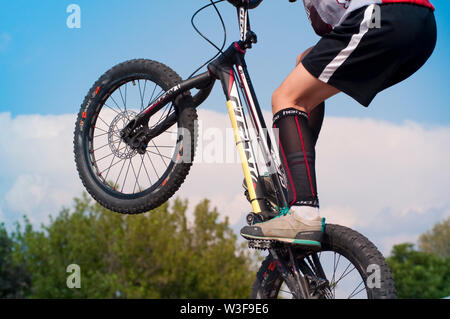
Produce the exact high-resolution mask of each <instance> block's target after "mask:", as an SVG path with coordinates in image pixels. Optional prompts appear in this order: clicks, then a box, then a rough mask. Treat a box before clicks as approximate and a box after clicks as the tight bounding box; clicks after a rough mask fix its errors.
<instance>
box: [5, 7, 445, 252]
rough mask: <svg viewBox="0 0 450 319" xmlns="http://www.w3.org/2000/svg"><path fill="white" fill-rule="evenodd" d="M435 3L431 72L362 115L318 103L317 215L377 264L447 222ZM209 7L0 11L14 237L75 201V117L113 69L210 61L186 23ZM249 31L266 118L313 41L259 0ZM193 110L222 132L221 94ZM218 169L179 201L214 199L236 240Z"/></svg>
mask: <svg viewBox="0 0 450 319" xmlns="http://www.w3.org/2000/svg"><path fill="white" fill-rule="evenodd" d="M433 2H434V5H435V6H436V9H437V10H436V18H437V23H438V44H437V47H436V50H435V52H434V54H433V56H432V57H431V59H430V60H429V61H428V62H427V64H426V65H425V66H424V67H423V68H422V69H421V70H420V71H419V72H418V73H417V74H415V75H414V76H413V77H412V78H410V79H408V80H407V81H405V82H403V83H401V84H399V85H397V86H396V87H394V88H391V89H389V90H387V91H385V92H383V93H381V94H380V95H379V96H378V97H377V98H376V99H375V101H374V102H373V103H372V105H371V106H370V107H369V108H368V109H366V108H364V107H362V106H360V105H359V104H358V103H357V102H354V101H353V100H352V99H351V98H349V97H347V96H345V95H344V94H340V95H338V96H336V97H333V98H332V99H331V100H330V101H328V102H327V110H326V114H327V116H328V117H329V119H330V120H329V121H328V122H326V123H325V126H324V132H323V134H322V135H323V138H322V137H321V139H322V140H321V141H319V145H318V154H320V156H318V180H319V191H320V192H321V203H322V207H323V211H324V214H327V215H329V216H330V217H331V218H333V217H339V218H340V219H339V218H338V220H337V222H339V223H342V224H345V225H348V226H349V227H355V228H357V229H359V230H361V231H362V232H363V233H364V234H366V235H367V236H368V237H369V238H371V239H372V238H373V240H374V241H375V242H376V243H377V244H378V245H380V246H381V247H383V249H384V250H383V252H385V253H387V252H388V251H389V248H390V247H391V246H392V244H395V243H399V242H404V241H415V240H416V239H417V236H418V235H420V234H421V233H423V232H424V231H426V230H428V229H430V228H431V227H432V226H433V225H434V223H436V222H437V221H439V220H442V218H444V217H448V216H450V199H449V198H448V189H450V167H449V165H450V149H449V147H448V145H450V107H449V102H448V101H449V100H450V90H449V83H450V75H449V70H450V29H449V28H448V21H450V19H449V18H450V3H449V2H448V1H445V0H440V1H433ZM71 3H76V4H78V5H79V6H80V7H81V29H69V28H67V26H66V19H67V17H68V15H69V14H68V13H66V8H67V7H68V5H70V4H71ZM207 3H208V1H206V0H189V1H186V0H164V1H157V0H130V1H123V0H73V1H62V0H45V1H44V0H42V1H29V0H15V1H2V3H1V6H0V126H1V127H2V134H1V135H0V158H2V165H0V194H2V195H0V222H2V221H6V222H7V224H8V225H12V223H13V222H14V221H17V220H18V219H20V216H22V215H23V214H27V215H28V217H29V218H30V219H31V220H32V222H35V223H39V222H45V221H47V219H46V216H48V215H49V214H52V215H54V214H56V213H57V212H58V210H59V209H60V208H61V207H62V206H63V205H65V206H69V205H70V204H71V200H72V198H73V197H74V196H79V195H80V192H81V190H82V187H81V184H80V181H79V178H78V177H77V176H76V173H75V168H74V161H73V155H72V140H73V133H72V132H73V128H74V123H75V117H74V116H75V114H76V113H77V112H78V110H79V107H80V104H81V103H82V101H83V99H84V96H85V95H86V93H87V92H88V90H89V88H90V87H91V86H92V85H93V83H94V82H95V81H96V80H97V79H98V78H99V77H100V76H101V75H102V74H103V73H105V72H106V71H107V70H108V69H109V68H111V67H112V66H114V65H116V64H118V63H120V62H123V61H125V60H129V59H134V58H148V59H153V60H157V61H160V62H163V63H165V64H167V65H168V66H170V67H171V68H173V69H174V70H175V71H176V72H177V73H179V74H180V75H181V76H182V77H184V78H185V77H187V76H188V75H190V73H191V72H192V71H193V70H195V69H196V68H197V67H198V66H199V65H201V64H202V63H203V62H205V61H206V60H207V59H209V58H210V57H211V56H213V55H214V54H215V53H216V52H215V49H214V48H212V47H211V46H209V45H208V44H207V43H206V42H205V41H204V40H203V39H201V38H200V37H199V36H198V35H197V34H196V33H195V32H194V30H193V29H192V27H191V25H190V19H191V16H192V14H193V13H194V12H195V11H196V10H197V9H198V8H200V7H201V6H203V5H204V4H207ZM219 8H220V10H221V12H222V14H223V16H224V19H225V21H226V24H227V31H228V43H230V42H231V41H235V40H237V39H238V27H237V19H236V12H235V9H234V8H233V7H231V6H230V5H228V4H226V3H222V4H219ZM251 19H252V27H253V30H254V31H255V32H256V33H257V34H258V38H259V43H258V44H257V45H255V47H254V49H252V50H250V51H248V54H247V63H248V66H249V70H250V73H251V76H252V81H253V84H254V86H255V89H256V92H257V94H258V96H259V100H260V104H261V106H262V107H263V108H264V110H265V111H267V114H268V112H269V111H270V108H271V107H270V100H271V95H272V92H273V91H274V90H275V89H276V87H277V86H278V85H279V84H280V83H281V82H282V81H283V79H284V78H285V77H286V76H287V74H288V73H289V72H290V71H291V70H292V68H293V67H294V65H295V59H296V57H297V55H298V54H299V53H301V52H303V51H304V50H305V49H307V48H308V47H311V46H313V45H314V44H315V43H316V42H317V41H318V37H317V36H316V35H315V34H314V33H313V31H312V28H311V26H310V25H309V22H308V20H307V18H306V15H305V12H304V9H303V4H302V1H298V2H297V3H295V4H290V3H289V2H288V1H287V0H283V1H280V0H266V1H265V2H263V3H262V5H261V6H260V7H259V8H258V9H257V10H254V11H252V12H251ZM197 21H198V26H199V28H200V29H201V30H202V31H204V33H205V34H206V35H208V36H209V37H210V38H211V39H212V40H213V41H214V42H216V43H221V42H222V35H223V34H222V29H221V26H220V23H219V21H218V18H217V16H216V14H215V12H214V11H213V10H208V11H205V12H203V13H201V14H200V15H199V16H198V18H197ZM201 109H202V112H203V113H200V118H202V115H203V118H208V123H207V124H208V125H210V126H212V125H215V126H216V127H220V128H222V129H225V125H228V120H227V118H226V116H225V113H226V108H225V101H224V97H223V93H222V90H221V89H220V88H219V86H217V87H216V88H215V89H214V91H213V93H212V95H211V97H210V98H209V100H207V101H206V102H205V104H204V105H202V106H201ZM268 117H269V118H270V115H268ZM218 165H221V164H215V165H213V164H204V163H203V164H199V165H194V168H193V171H192V172H191V174H190V175H189V178H188V180H187V182H186V183H185V185H184V186H183V187H182V189H180V191H179V192H178V193H177V195H179V196H181V197H183V198H190V199H191V202H192V203H195V202H197V201H199V200H201V199H202V198H203V197H208V198H211V199H212V200H213V204H214V205H217V206H218V209H219V211H221V212H225V215H227V216H230V217H231V221H232V222H233V223H234V224H233V225H234V226H233V227H235V229H239V227H240V226H242V223H243V220H242V219H241V218H242V217H241V216H244V215H242V213H246V212H247V211H242V210H245V209H248V207H247V206H246V205H247V204H246V203H245V199H244V198H243V196H242V191H241V189H240V188H239V187H237V186H236V185H240V184H241V182H242V173H241V169H240V167H239V165H234V166H233V165H227V166H226V167H225V168H224V169H222V168H223V165H221V166H220V168H221V169H218ZM218 180H220V182H219V183H218V182H217V181H218ZM211 183H214V185H215V187H210V185H211ZM349 199H351V200H349ZM368 203H370V205H368ZM361 212H365V214H364V215H362V216H363V218H361ZM327 217H328V216H327ZM385 221H387V222H386V223H385Z"/></svg>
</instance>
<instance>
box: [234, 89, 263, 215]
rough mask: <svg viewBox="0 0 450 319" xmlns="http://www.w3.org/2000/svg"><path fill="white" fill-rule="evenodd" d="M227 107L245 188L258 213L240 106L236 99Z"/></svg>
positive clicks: (252, 171) (253, 172)
mask: <svg viewBox="0 0 450 319" xmlns="http://www.w3.org/2000/svg"><path fill="white" fill-rule="evenodd" d="M233 86H234V85H233ZM227 108H228V114H229V116H230V120H231V125H232V127H233V131H234V138H235V140H236V146H237V148H238V152H239V156H240V158H241V163H242V169H243V171H244V177H245V182H246V184H247V189H248V193H249V197H250V201H251V204H252V208H253V212H254V213H255V214H260V213H261V212H262V211H261V206H260V205H259V203H258V199H257V196H256V188H255V184H254V183H255V182H254V180H253V179H254V178H255V171H254V170H252V169H251V165H250V163H249V158H248V157H247V154H250V149H247V150H246V149H245V148H244V144H246V143H245V142H244V139H243V138H242V136H241V134H242V126H243V124H238V120H237V114H242V107H239V106H238V105H237V103H236V100H229V101H228V102H227ZM239 109H241V110H239ZM239 120H240V123H243V122H242V118H240V119H239ZM252 164H253V163H252ZM253 167H255V166H254V165H253ZM256 176H257V175H256Z"/></svg>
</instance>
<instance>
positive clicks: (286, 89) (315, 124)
mask: <svg viewBox="0 0 450 319" xmlns="http://www.w3.org/2000/svg"><path fill="white" fill-rule="evenodd" d="M311 49H312V48H311ZM311 49H308V50H306V51H305V52H304V53H303V54H301V55H299V57H298V58H297V67H296V69H295V70H294V72H293V73H291V75H290V76H289V77H288V78H287V79H286V81H284V82H283V84H282V85H281V86H280V88H279V89H278V90H277V91H276V92H275V93H274V96H273V109H274V128H276V129H277V130H278V134H279V146H280V157H281V159H282V164H283V167H284V169H285V172H286V175H287V182H288V201H289V205H290V206H291V210H293V211H294V212H295V214H296V215H297V216H298V217H302V218H306V219H310V220H311V219H315V218H318V217H319V211H318V207H319V200H318V196H317V183H316V172H315V146H316V143H317V139H318V136H319V133H320V130H321V127H322V122H323V116H324V109H325V104H324V102H323V100H322V99H323V98H324V97H325V98H326V97H329V96H332V95H334V94H336V93H338V92H339V91H338V90H336V89H335V88H333V87H331V86H329V85H328V84H325V83H323V82H321V81H319V80H316V79H315V78H314V77H313V76H312V75H311V74H309V72H308V71H306V69H304V68H303V66H302V65H301V61H302V60H303V59H304V58H305V57H306V56H307V55H308V53H309V52H310V51H311ZM302 72H306V73H307V74H303V73H302ZM302 78H303V79H305V80H304V81H301V80H300V79H302ZM293 81H299V82H297V87H298V88H299V90H300V91H301V92H296V91H295V88H294V86H295V85H294V83H293ZM299 83H300V84H299ZM305 84H306V85H305ZM307 85H310V86H309V87H308V86H307ZM320 92H322V93H321V94H316V93H320ZM282 105H284V106H282ZM313 106H314V107H313Z"/></svg>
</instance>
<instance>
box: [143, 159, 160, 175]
mask: <svg viewBox="0 0 450 319" xmlns="http://www.w3.org/2000/svg"><path fill="white" fill-rule="evenodd" d="M145 154H146V155H147V157H148V159H149V160H150V164H152V167H153V170H154V171H155V173H156V176H157V177H158V179H160V177H159V175H158V172H157V171H156V168H155V165H153V161H152V159H151V158H150V155H148V153H145Z"/></svg>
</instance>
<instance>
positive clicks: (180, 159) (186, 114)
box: [74, 59, 197, 214]
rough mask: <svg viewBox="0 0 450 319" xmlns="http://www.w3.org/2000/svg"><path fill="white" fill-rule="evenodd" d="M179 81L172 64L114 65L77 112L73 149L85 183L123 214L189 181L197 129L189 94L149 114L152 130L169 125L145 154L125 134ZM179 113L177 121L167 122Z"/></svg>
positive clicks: (164, 196)
mask: <svg viewBox="0 0 450 319" xmlns="http://www.w3.org/2000/svg"><path fill="white" fill-rule="evenodd" d="M180 82H181V78H180V77H179V76H178V75H177V74H176V73H175V72H174V71H173V70H171V69H170V68H168V67H167V66H165V65H163V64H161V63H158V62H155V61H151V60H143V59H141V60H131V61H127V62H124V63H121V64H119V65H117V66H115V67H113V68H112V69H111V70H109V71H108V72H107V73H105V74H104V75H103V76H102V77H101V78H100V79H99V80H98V81H97V82H96V83H95V84H94V86H93V87H92V88H91V89H90V91H89V93H88V95H87V96H86V98H85V100H84V102H83V104H82V106H81V110H80V113H79V114H78V118H77V122H76V127H75V137H74V153H75V162H76V167H77V170H78V173H79V176H80V178H81V181H82V182H83V185H84V186H85V188H86V190H87V191H88V192H89V194H90V195H91V196H92V197H93V198H94V199H95V200H96V201H97V202H98V203H100V204H101V205H102V206H104V207H106V208H107V209H110V210H112V211H115V212H118V213H124V214H138V213H144V212H147V211H149V210H151V209H154V208H156V207H158V206H160V205H161V204H163V203H164V202H166V201H167V200H168V199H169V198H170V197H172V196H173V194H174V193H175V192H176V191H177V190H178V189H179V187H180V186H181V184H182V183H183V182H184V180H185V178H186V176H187V175H188V173H189V170H190V167H191V165H192V161H193V158H194V152H195V146H196V136H195V134H196V133H197V129H196V125H197V121H196V120H197V113H196V109H195V107H194V103H193V102H192V97H191V96H190V94H188V93H184V97H183V99H182V102H179V103H177V104H175V103H169V104H167V105H166V106H165V107H164V108H162V109H161V110H159V111H158V112H157V113H156V114H154V115H153V116H152V117H151V118H150V120H149V123H148V129H150V130H151V129H152V128H155V127H161V125H163V124H161V123H169V124H170V125H165V124H164V130H163V132H162V133H161V134H158V136H157V137H155V138H153V139H151V141H150V142H149V143H148V145H147V148H146V149H145V153H143V152H138V151H137V150H135V149H133V148H131V147H130V146H129V145H127V143H125V142H124V141H123V140H122V138H121V135H120V132H121V130H122V129H123V128H124V127H125V126H126V125H127V124H128V123H129V122H130V120H132V119H133V118H134V117H135V116H136V115H137V114H138V113H139V112H141V111H142V110H143V109H144V108H145V107H147V106H148V105H149V104H150V103H151V102H152V101H155V100H156V99H157V98H159V97H160V96H161V95H163V94H164V93H165V92H167V91H168V90H169V89H170V88H172V87H174V86H175V85H177V84H178V83H180ZM174 116H176V122H175V121H173V123H172V121H168V119H170V118H171V119H173V118H174Z"/></svg>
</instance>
